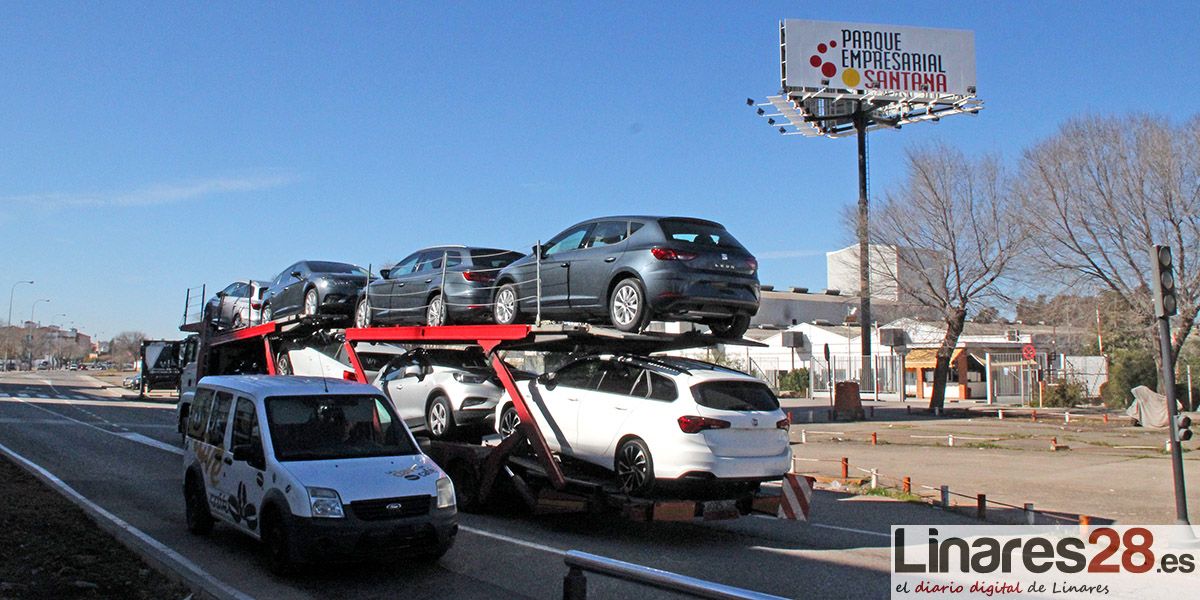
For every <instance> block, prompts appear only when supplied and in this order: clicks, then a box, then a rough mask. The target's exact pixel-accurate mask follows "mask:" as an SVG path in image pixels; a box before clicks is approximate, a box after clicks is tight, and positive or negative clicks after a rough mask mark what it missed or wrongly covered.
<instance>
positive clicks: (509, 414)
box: [496, 404, 521, 438]
mask: <svg viewBox="0 0 1200 600" xmlns="http://www.w3.org/2000/svg"><path fill="white" fill-rule="evenodd" d="M520 425H521V415H520V414H519V413H517V407H515V406H513V405H511V404H510V405H508V406H506V407H504V412H502V413H500V424H499V425H498V426H497V429H498V431H497V432H496V433H499V434H500V437H502V438H506V437H508V436H510V435H512V434H514V433H516V432H517V427H519V426H520Z"/></svg>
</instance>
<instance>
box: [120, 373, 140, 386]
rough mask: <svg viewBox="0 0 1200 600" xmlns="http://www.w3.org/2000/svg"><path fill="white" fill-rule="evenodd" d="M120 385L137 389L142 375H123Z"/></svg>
mask: <svg viewBox="0 0 1200 600" xmlns="http://www.w3.org/2000/svg"><path fill="white" fill-rule="evenodd" d="M121 385H123V386H124V387H125V388H127V389H131V390H136V389H139V388H141V387H142V375H141V374H140V373H139V374H136V375H128V376H126V377H125V380H124V381H123V382H121Z"/></svg>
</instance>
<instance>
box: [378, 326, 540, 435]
mask: <svg viewBox="0 0 1200 600" xmlns="http://www.w3.org/2000/svg"><path fill="white" fill-rule="evenodd" d="M513 375H514V377H515V378H517V379H525V380H528V379H532V378H533V375H532V374H531V373H525V372H522V371H516V370H514V371H513ZM375 387H377V388H379V389H381V390H383V393H384V394H385V395H386V396H387V397H388V398H390V399H391V401H392V405H393V406H395V407H396V412H397V413H398V414H399V415H400V418H401V419H404V422H405V423H406V424H407V425H408V426H409V427H410V428H413V429H425V430H426V431H428V432H429V435H430V437H433V438H439V439H441V438H447V437H452V436H453V435H454V434H455V433H457V432H458V430H460V429H463V428H467V427H475V426H483V427H484V428H490V427H491V426H492V417H493V415H494V414H495V412H496V402H497V401H498V400H499V398H500V394H501V393H502V392H503V390H504V388H503V387H501V385H500V381H499V379H498V378H497V377H496V374H495V372H494V371H493V370H492V368H491V366H490V365H489V364H488V361H487V357H486V356H485V355H484V353H483V351H482V350H480V349H479V348H478V347H475V348H470V349H467V350H451V349H442V348H437V349H427V348H417V349H415V350H411V351H409V352H407V353H405V354H402V355H400V356H398V357H396V358H395V359H393V360H392V361H391V362H390V363H388V364H387V365H386V366H385V367H384V368H383V369H382V370H380V371H379V375H378V376H377V377H376V379H375Z"/></svg>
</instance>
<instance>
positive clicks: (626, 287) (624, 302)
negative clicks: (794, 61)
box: [608, 277, 650, 333]
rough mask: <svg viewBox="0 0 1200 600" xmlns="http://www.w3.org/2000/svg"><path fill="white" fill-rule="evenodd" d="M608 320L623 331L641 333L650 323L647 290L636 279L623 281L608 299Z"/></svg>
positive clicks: (631, 278)
mask: <svg viewBox="0 0 1200 600" xmlns="http://www.w3.org/2000/svg"><path fill="white" fill-rule="evenodd" d="M608 318H609V320H610V321H612V324H613V326H614V327H616V328H617V329H620V330H621V331H629V332H635V333H636V332H639V331H641V330H642V329H644V328H645V327H646V324H647V323H649V322H650V307H649V306H646V288H644V287H642V282H640V281H638V280H637V279H636V278H634V277H630V278H628V279H622V280H621V281H620V282H619V283H617V286H616V287H614V288H613V291H612V294H611V295H609V297H608Z"/></svg>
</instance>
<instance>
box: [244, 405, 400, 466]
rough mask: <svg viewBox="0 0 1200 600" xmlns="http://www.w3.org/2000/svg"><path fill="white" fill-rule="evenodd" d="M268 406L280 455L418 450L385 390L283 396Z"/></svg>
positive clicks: (307, 456) (355, 454)
mask: <svg viewBox="0 0 1200 600" xmlns="http://www.w3.org/2000/svg"><path fill="white" fill-rule="evenodd" d="M266 407H267V423H268V425H269V427H270V431H271V442H272V445H273V446H274V447H275V458H276V459H277V460H279V461H290V460H334V459H342V458H363V457H368V456H402V455H409V454H417V449H416V447H414V446H413V443H412V438H410V437H409V436H408V435H407V434H406V433H405V431H404V427H403V426H402V425H401V424H400V422H399V421H398V420H397V419H396V415H395V414H394V413H392V410H391V408H390V407H389V406H388V403H387V401H386V400H385V399H384V398H383V397H382V396H374V395H362V396H358V395H353V396H352V395H345V396H342V395H323V396H277V397H273V398H267V400H266Z"/></svg>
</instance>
